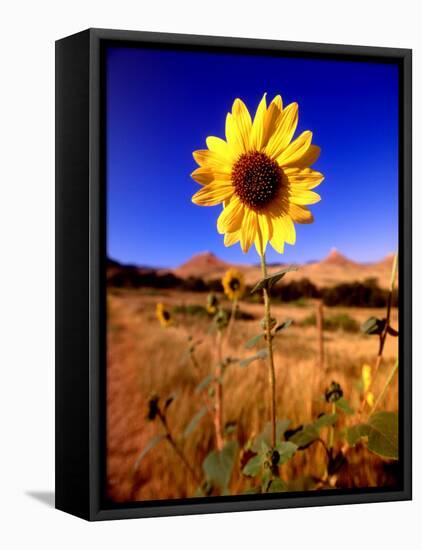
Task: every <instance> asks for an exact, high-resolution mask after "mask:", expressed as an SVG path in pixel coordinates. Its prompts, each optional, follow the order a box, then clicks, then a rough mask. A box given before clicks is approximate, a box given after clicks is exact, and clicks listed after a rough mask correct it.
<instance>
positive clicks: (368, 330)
mask: <svg viewBox="0 0 422 550" xmlns="http://www.w3.org/2000/svg"><path fill="white" fill-rule="evenodd" d="M385 322H386V320H385V319H377V318H376V317H369V319H367V320H366V321H365V322H364V323H363V325H362V326H361V331H362V332H363V333H364V334H369V335H372V334H378V335H379V334H382V331H383V330H384V328H385Z"/></svg>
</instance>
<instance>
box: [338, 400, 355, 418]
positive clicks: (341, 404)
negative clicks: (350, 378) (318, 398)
mask: <svg viewBox="0 0 422 550" xmlns="http://www.w3.org/2000/svg"><path fill="white" fill-rule="evenodd" d="M336 407H337V408H338V409H340V410H341V411H343V412H344V413H345V414H354V412H355V411H354V409H353V408H352V407H351V406H350V405H349V402H348V401H347V400H346V399H344V397H340V399H337V401H336Z"/></svg>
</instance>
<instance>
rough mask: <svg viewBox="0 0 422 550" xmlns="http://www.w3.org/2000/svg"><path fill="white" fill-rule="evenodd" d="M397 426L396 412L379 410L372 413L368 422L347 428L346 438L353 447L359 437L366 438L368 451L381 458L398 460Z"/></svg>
mask: <svg viewBox="0 0 422 550" xmlns="http://www.w3.org/2000/svg"><path fill="white" fill-rule="evenodd" d="M398 428H399V424H398V416H397V413H393V412H386V411H380V412H376V413H374V414H372V415H371V416H370V417H369V419H368V422H366V423H363V424H357V425H356V426H352V427H351V428H349V429H348V430H347V440H348V443H349V445H351V446H352V447H353V446H354V445H356V443H357V442H358V441H359V440H360V439H361V438H367V443H366V444H367V447H368V449H369V450H370V451H372V452H373V453H375V454H377V455H379V456H381V457H383V458H391V459H393V460H398V458H399V446H398Z"/></svg>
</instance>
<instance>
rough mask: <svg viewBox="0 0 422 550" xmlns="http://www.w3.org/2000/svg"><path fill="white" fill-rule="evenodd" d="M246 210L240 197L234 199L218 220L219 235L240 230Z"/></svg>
mask: <svg viewBox="0 0 422 550" xmlns="http://www.w3.org/2000/svg"><path fill="white" fill-rule="evenodd" d="M244 211H245V208H244V206H243V204H242V203H241V202H240V200H239V198H238V197H233V198H232V199H231V201H230V202H229V204H228V205H227V206H226V207H225V208H224V210H223V211H222V212H221V214H220V215H219V217H218V220H217V230H218V232H219V233H221V234H223V233H232V232H233V231H237V230H238V229H240V226H241V225H242V220H243V215H244Z"/></svg>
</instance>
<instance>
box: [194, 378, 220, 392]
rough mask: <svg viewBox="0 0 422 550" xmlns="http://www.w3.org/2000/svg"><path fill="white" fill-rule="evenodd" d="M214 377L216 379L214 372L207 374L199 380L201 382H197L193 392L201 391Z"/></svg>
mask: <svg viewBox="0 0 422 550" xmlns="http://www.w3.org/2000/svg"><path fill="white" fill-rule="evenodd" d="M215 379H216V377H215V376H214V374H208V376H206V377H205V378H204V379H203V380H201V382H199V384H198V385H197V386H196V388H195V393H200V392H201V391H203V390H205V389H206V388H208V386H209V385H210V384H211V383H212V382H214V381H215Z"/></svg>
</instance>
